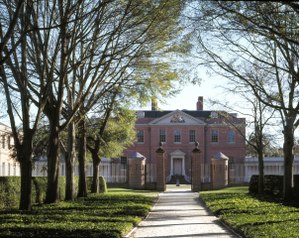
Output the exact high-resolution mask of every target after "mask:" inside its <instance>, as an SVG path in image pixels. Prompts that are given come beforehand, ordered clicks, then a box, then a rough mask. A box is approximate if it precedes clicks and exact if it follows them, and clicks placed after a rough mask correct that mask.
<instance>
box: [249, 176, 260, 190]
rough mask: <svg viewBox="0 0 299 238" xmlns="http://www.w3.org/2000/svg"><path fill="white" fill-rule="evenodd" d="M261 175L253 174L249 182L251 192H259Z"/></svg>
mask: <svg viewBox="0 0 299 238" xmlns="http://www.w3.org/2000/svg"><path fill="white" fill-rule="evenodd" d="M258 184H259V176H258V175H252V176H251V178H250V182H249V192H250V193H253V194H256V193H258Z"/></svg>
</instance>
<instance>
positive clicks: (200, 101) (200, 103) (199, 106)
mask: <svg viewBox="0 0 299 238" xmlns="http://www.w3.org/2000/svg"><path fill="white" fill-rule="evenodd" d="M196 110H197V111H202V110H203V97H202V96H200V97H198V101H197V103H196Z"/></svg>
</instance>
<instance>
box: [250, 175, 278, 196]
mask: <svg viewBox="0 0 299 238" xmlns="http://www.w3.org/2000/svg"><path fill="white" fill-rule="evenodd" d="M258 179H259V175H252V176H251V178H250V182H249V192H250V193H253V194H256V193H258ZM264 192H265V193H266V194H269V195H274V196H281V195H282V192H283V176H281V175H265V176H264Z"/></svg>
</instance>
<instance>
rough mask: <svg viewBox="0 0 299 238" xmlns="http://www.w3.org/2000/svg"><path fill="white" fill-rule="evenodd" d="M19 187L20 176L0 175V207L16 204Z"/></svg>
mask: <svg viewBox="0 0 299 238" xmlns="http://www.w3.org/2000/svg"><path fill="white" fill-rule="evenodd" d="M20 187H21V182H20V177H0V209H3V208H13V207H17V206H18V204H19V199H20Z"/></svg>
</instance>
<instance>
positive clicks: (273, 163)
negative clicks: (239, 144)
mask: <svg viewBox="0 0 299 238" xmlns="http://www.w3.org/2000/svg"><path fill="white" fill-rule="evenodd" d="M293 169H294V174H299V158H298V157H296V158H295V159H294V165H293ZM244 172H245V174H244V182H249V181H250V178H251V176H252V175H258V174H259V172H258V159H257V158H252V157H251V158H245V163H244ZM283 173H284V163H283V158H282V157H265V158H264V174H265V175H283Z"/></svg>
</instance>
